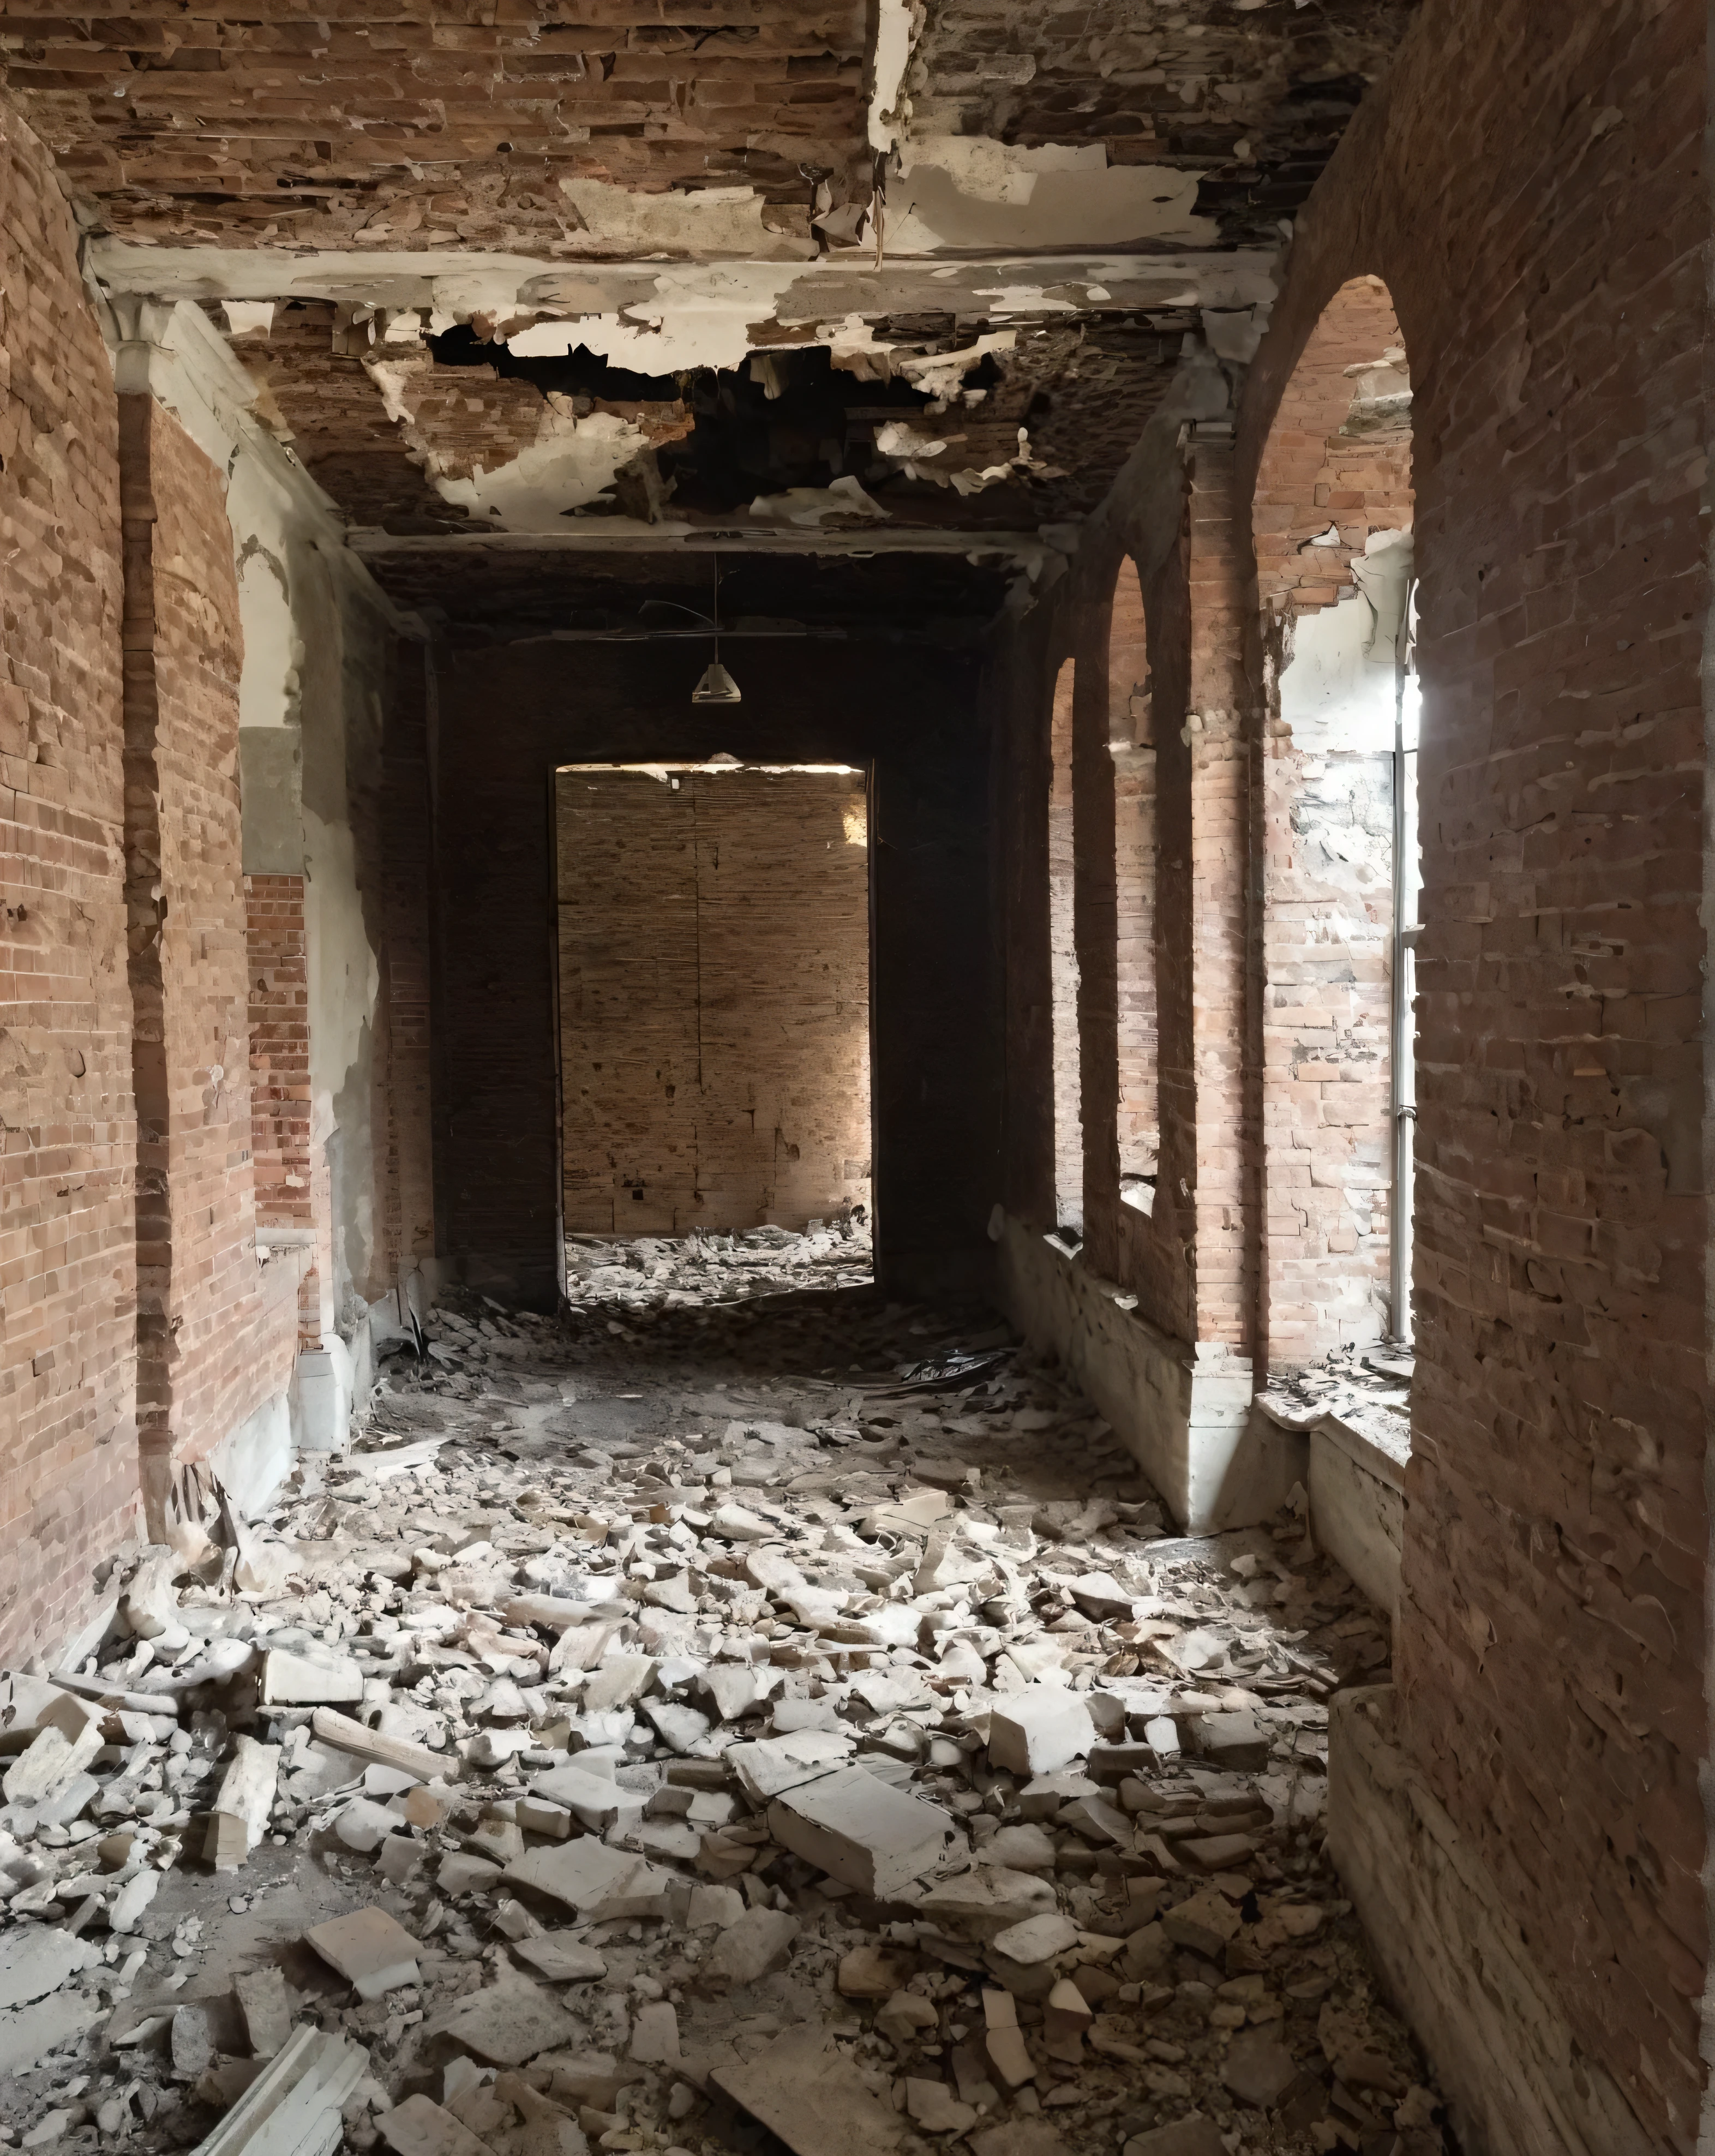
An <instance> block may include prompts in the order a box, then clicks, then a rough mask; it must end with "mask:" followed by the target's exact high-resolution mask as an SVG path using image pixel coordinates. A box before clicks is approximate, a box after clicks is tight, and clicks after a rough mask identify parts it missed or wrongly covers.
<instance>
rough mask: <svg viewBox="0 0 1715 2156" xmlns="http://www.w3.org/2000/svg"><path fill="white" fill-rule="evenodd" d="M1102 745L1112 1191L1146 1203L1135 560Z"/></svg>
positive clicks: (1148, 751) (1146, 773)
mask: <svg viewBox="0 0 1715 2156" xmlns="http://www.w3.org/2000/svg"><path fill="white" fill-rule="evenodd" d="M1107 697H1108V732H1107V738H1108V748H1109V752H1110V753H1111V754H1112V757H1113V854H1114V901H1115V913H1114V925H1115V958H1116V965H1115V973H1116V979H1115V1015H1116V1020H1117V1024H1116V1031H1117V1048H1118V1070H1117V1086H1118V1098H1117V1125H1118V1135H1119V1177H1120V1198H1121V1200H1122V1203H1123V1204H1127V1205H1130V1206H1132V1207H1133V1208H1135V1209H1136V1210H1137V1211H1138V1212H1140V1213H1150V1212H1153V1210H1154V1206H1155V1178H1156V1170H1157V1166H1158V1161H1159V1158H1160V1152H1161V1106H1160V1082H1159V1077H1158V1034H1157V1011H1156V989H1155V911H1156V906H1155V862H1156V835H1155V738H1154V735H1153V731H1152V728H1151V719H1150V697H1149V667H1148V637H1147V632H1146V629H1145V624H1144V618H1143V593H1142V588H1141V586H1140V584H1139V583H1138V578H1137V568H1136V566H1135V565H1134V564H1133V563H1132V562H1130V561H1129V560H1128V561H1126V562H1122V563H1121V565H1120V571H1119V574H1118V576H1117V577H1116V578H1115V581H1114V589H1113V603H1112V611H1111V613H1110V614H1109V618H1108V640H1107Z"/></svg>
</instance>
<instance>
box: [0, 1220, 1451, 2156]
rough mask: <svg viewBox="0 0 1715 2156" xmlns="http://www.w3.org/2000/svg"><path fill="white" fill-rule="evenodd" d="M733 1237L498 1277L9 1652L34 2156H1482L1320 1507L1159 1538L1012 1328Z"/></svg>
mask: <svg viewBox="0 0 1715 2156" xmlns="http://www.w3.org/2000/svg"><path fill="white" fill-rule="evenodd" d="M800 1240H809V1239H800ZM836 1240H842V1246H844V1245H843V1239H836ZM639 1247H646V1246H639ZM687 1262H688V1261H687V1260H684V1259H683V1258H682V1257H681V1256H680V1255H675V1251H674V1250H672V1249H669V1250H667V1251H666V1254H665V1257H663V1256H659V1255H658V1256H655V1257H653V1258H650V1259H648V1260H645V1261H644V1268H643V1273H642V1278H643V1279H644V1281H645V1282H646V1283H647V1284H648V1287H649V1292H648V1293H647V1294H645V1295H643V1296H639V1295H638V1293H637V1291H636V1290H635V1288H629V1289H628V1291H627V1294H626V1296H605V1297H603V1296H601V1295H600V1294H599V1293H598V1290H597V1289H596V1287H595V1286H594V1285H593V1283H594V1282H595V1281H596V1280H597V1279H598V1276H599V1275H600V1274H601V1273H602V1272H603V1271H605V1270H609V1268H606V1267H603V1266H599V1265H598V1266H595V1267H593V1269H592V1271H591V1273H590V1275H589V1276H588V1279H587V1280H586V1281H585V1282H584V1283H583V1291H582V1292H581V1295H580V1298H579V1300H578V1305H577V1306H575V1307H574V1308H573V1311H572V1312H571V1313H570V1315H569V1316H568V1317H565V1318H563V1319H562V1320H559V1321H551V1320H547V1319H542V1318H537V1317H531V1316H529V1315H528V1314H525V1313H517V1312H505V1311H502V1310H501V1309H499V1308H497V1307H496V1306H494V1305H492V1304H489V1303H485V1302H484V1301H482V1300H481V1299H480V1298H477V1297H474V1296H473V1297H462V1298H454V1301H453V1303H452V1304H451V1305H449V1306H448V1307H447V1308H446V1309H444V1310H439V1311H437V1312H435V1313H434V1315H433V1317H432V1319H431V1322H430V1325H429V1331H430V1332H431V1333H432V1335H433V1342H432V1352H431V1353H429V1354H427V1355H425V1356H424V1357H423V1358H421V1359H420V1360H419V1359H418V1358H417V1357H415V1356H413V1355H410V1354H407V1355H405V1356H403V1357H400V1358H395V1359H394V1360H393V1362H392V1363H390V1365H389V1372H390V1374H389V1377H388V1380H387V1382H386V1384H385V1385H384V1388H383V1391H382V1393H381V1394H380V1395H379V1397H378V1399H377V1404H376V1410H375V1413H374V1414H373V1417H372V1423H371V1426H370V1429H369V1431H368V1433H367V1437H366V1440H365V1441H364V1443H365V1449H363V1450H360V1451H359V1452H357V1453H356V1454H354V1455H352V1456H351V1457H350V1458H348V1459H346V1460H336V1461H331V1462H329V1463H328V1464H327V1466H326V1470H325V1471H324V1472H322V1473H321V1474H313V1473H311V1472H310V1471H308V1470H307V1469H300V1472H299V1474H298V1476H296V1477H295V1481H294V1484H293V1485H292V1486H291V1487H290V1489H289V1490H288V1491H286V1492H285V1495H284V1497H283V1499H282V1500H281V1501H280V1503H279V1504H278V1505H277V1507H276V1508H275V1510H274V1511H273V1512H271V1513H270V1514H269V1515H268V1516H267V1517H265V1518H264V1520H262V1521H259V1522H245V1521H244V1519H243V1518H242V1517H241V1516H240V1515H239V1512H237V1510H236V1508H235V1507H233V1506H232V1505H231V1504H230V1503H229V1502H225V1503H223V1502H221V1501H219V1493H218V1491H208V1490H207V1488H206V1485H200V1484H199V1483H198V1479H197V1478H196V1477H194V1476H193V1477H187V1478H185V1481H184V1482H183V1483H182V1486H181V1490H180V1493H179V1494H180V1506H179V1511H180V1513H181V1517H179V1518H178V1519H177V1520H176V1521H175V1522H174V1525H173V1528H172V1545H171V1546H170V1547H168V1546H162V1547H158V1548H150V1549H147V1550H145V1551H143V1552H142V1553H141V1554H140V1555H139V1554H138V1553H130V1554H129V1555H128V1556H127V1558H126V1560H125V1563H124V1564H123V1565H121V1567H120V1568H118V1569H117V1570H116V1575H115V1578H114V1579H113V1581H112V1582H111V1583H110V1584H111V1585H113V1586H121V1585H122V1592H121V1594H120V1596H119V1599H118V1604H117V1609H116V1614H115V1617H114V1619H113V1621H112V1623H111V1625H110V1629H109V1634H108V1636H107V1637H106V1638H105V1640H104V1641H102V1642H101V1643H100V1645H98V1647H97V1648H96V1650H95V1652H94V1653H93V1654H91V1655H88V1656H86V1657H85V1661H84V1662H83V1664H82V1666H80V1668H78V1669H77V1670H74V1671H54V1672H53V1673H51V1675H50V1674H49V1672H46V1671H41V1670H38V1671H35V1672H33V1673H28V1672H23V1671H19V1672H15V1673H13V1674H12V1675H10V1676H8V1677H5V1678H0V1769H3V1779H0V1789H3V1795H4V1806H3V1809H0V1897H3V1901H4V1918H3V1925H0V2121H3V2125H0V2138H4V2139H6V2140H8V2141H10V2142H12V2143H14V2144H17V2143H21V2144H22V2146H23V2148H32V2149H35V2148H44V2149H45V2148H52V2149H53V2150H54V2152H55V2156H60V2152H64V2151H70V2150H73V2149H77V2150H90V2151H94V2150H95V2149H97V2148H102V2149H105V2148H111V2147H116V2146H120V2145H123V2146H125V2147H126V2148H133V2147H135V2148H139V2149H143V2150H151V2151H152V2150H155V2149H165V2148H178V2147H187V2146H192V2145H195V2144H198V2143H202V2144H203V2145H204V2146H205V2147H207V2148H208V2149H209V2150H210V2151H211V2152H213V2151H217V2150H218V2152H220V2156H228V2152H236V2151H239V2150H241V2149H249V2148H252V2146H253V2145H254V2148H255V2149H256V2150H257V2151H258V2152H261V2151H264V2150H265V2151H266V2152H268V2156H276V2152H280V2156H284V2152H286V2151H290V2152H293V2156H326V2153H327V2152H330V2151H331V2150H332V2149H333V2148H335V2147H336V2146H337V2145H338V2144H339V2143H340V2142H341V2139H343V2141H344V2142H345V2143H347V2144H348V2145H349V2146H351V2147H352V2148H355V2149H363V2150H367V2149H369V2148H374V2147H375V2146H376V2145H377V2143H383V2144H384V2145H385V2146H386V2147H387V2148H389V2149H391V2150H393V2151H394V2152H396V2156H484V2152H485V2151H486V2152H490V2153H491V2156H582V2152H584V2151H585V2150H586V2149H589V2148H601V2149H634V2150H649V2151H654V2152H660V2153H661V2156H668V2153H669V2152H675V2151H677V2152H687V2151H688V2152H691V2156H720V2152H725V2151H737V2152H742V2156H763V2152H768V2151H778V2150H780V2149H790V2150H792V2151H794V2152H796V2156H859V2153H860V2152H861V2156H889V2152H896V2153H897V2156H922V2152H925V2151H927V2150H931V2149H939V2148H947V2149H963V2148H966V2147H968V2148H969V2149H970V2150H971V2151H972V2152H973V2156H1086V2152H1095V2151H1099V2150H1110V2149H1111V2150H1115V2151H1121V2150H1122V2151H1123V2152H1124V2156H1234V2152H1236V2151H1239V2150H1241V2149H1242V2150H1256V2151H1262V2150H1271V2151H1277V2152H1310V2151H1326V2150H1329V2149H1335V2148H1343V2149H1361V2150H1363V2151H1365V2152H1371V2153H1372V2156H1381V2152H1388V2156H1430V2152H1439V2151H1440V2150H1441V2149H1442V2148H1443V2145H1444V2143H1443V2137H1442V2133H1441V2130H1440V2125H1439V2123H1438V2121H1439V2119H1440V2116H1441V2112H1440V2107H1439V2103H1438V2100H1437V2099H1436V2098H1435V2097H1434V2095H1433V2094H1432V2093H1431V2092H1430V2089H1429V2088H1428V2087H1425V2085H1424V2079H1425V2069H1424V2067H1423V2065H1422V2063H1421V2061H1420V2060H1419V2059H1418V2058H1417V2057H1416V2056H1415V2054H1414V2052H1413V2051H1412V2049H1411V2046H1410V2045H1409V2040H1407V2039H1406V2037H1405V2036H1404V2032H1403V2031H1402V2030H1401V2029H1400V2027H1399V2025H1398V2023H1397V2022H1396V2021H1394V2020H1393V2018H1392V2017H1391V2016H1390V2015H1389V2014H1388V2013H1387V2011H1386V2010H1384V2008H1383V2006H1382V2005H1380V2004H1379V2001H1378V1999H1377V1997H1376V1995H1375V1992H1374V1988H1373V1984H1372V1979H1371V1975H1370V1971H1369V1966H1368V1960H1367V1958H1366V1955H1365V1953H1364V1949H1363V1944H1362V1942H1361V1939H1360V1938H1359V1937H1358V1933H1357V1929H1356V1927H1355V1924H1354V1922H1353V1919H1352V1918H1351V1916H1350V1913H1349V1912H1348V1908H1347V1906H1346V1904H1345V1903H1344V1902H1343V1900H1342V1899H1341V1898H1340V1894H1339V1888H1338V1882H1337V1881H1336V1880H1335V1879H1334V1878H1333V1876H1332V1874H1331V1873H1330V1871H1328V1869H1327V1866H1326V1864H1325V1862H1324V1861H1323V1859H1322V1853H1321V1851H1322V1809H1323V1799H1324V1789H1325V1774H1326V1756H1325V1754H1326V1742H1325V1730H1326V1724H1327V1707H1326V1704H1325V1702H1326V1700H1327V1696H1328V1694H1329V1693H1330V1692H1331V1691H1332V1690H1333V1689H1334V1687H1335V1686H1337V1685H1339V1684H1342V1683H1346V1682H1351V1681H1365V1680H1366V1679H1368V1678H1369V1677H1371V1676H1376V1677H1380V1676H1385V1674H1386V1665H1387V1657H1388V1641H1387V1637H1386V1628H1385V1625H1384V1621H1383V1620H1379V1618H1377V1617H1376V1615H1375V1614H1374V1613H1373V1612H1372V1611H1370V1610H1369V1609H1368V1608H1367V1606H1366V1605H1364V1604H1363V1603H1362V1601H1361V1600H1360V1599H1358V1597H1357V1595H1356V1594H1355V1593H1354V1592H1353V1589H1351V1587H1350V1586H1349V1584H1348V1583H1347V1582H1346V1581H1345V1580H1344V1578H1343V1576H1342V1575H1340V1574H1339V1573H1338V1572H1336V1571H1335V1570H1334V1568H1332V1566H1330V1565H1329V1564H1328V1563H1326V1562H1325V1561H1323V1560H1322V1559H1321V1558H1318V1557H1317V1553H1316V1552H1315V1551H1314V1550H1313V1548H1312V1547H1311V1546H1310V1543H1309V1542H1308V1539H1307V1535H1306V1532H1305V1530H1304V1527H1303V1524H1302V1520H1301V1519H1300V1518H1297V1517H1288V1518H1286V1519H1285V1520H1284V1521H1283V1522H1281V1524H1279V1525H1277V1526H1276V1527H1272V1528H1262V1529H1250V1530H1247V1531H1245V1532H1240V1533H1237V1534H1232V1535H1227V1536H1223V1537H1219V1538H1216V1539H1214V1540H1204V1541H1187V1540H1183V1539H1175V1538H1173V1537H1170V1536H1168V1534H1167V1533H1166V1532H1164V1522H1163V1519H1162V1516H1161V1513H1160V1509H1159V1507H1158V1504H1157V1503H1156V1502H1155V1501H1154V1500H1153V1496H1152V1494H1151V1492H1150V1491H1148V1487H1147V1486H1146V1485H1144V1484H1142V1481H1140V1479H1139V1478H1138V1476H1137V1472H1136V1470H1135V1467H1134V1466H1133V1465H1132V1462H1131V1461H1130V1460H1129V1459H1128V1458H1127V1456H1126V1455H1123V1454H1122V1453H1121V1452H1120V1451H1118V1450H1117V1448H1116V1447H1115V1446H1114V1445H1113V1443H1112V1440H1111V1438H1110V1437H1109V1435H1108V1433H1107V1430H1106V1428H1105V1426H1104V1425H1103V1424H1101V1423H1100V1422H1099V1421H1098V1420H1097V1419H1096V1417H1095V1415H1094V1414H1093V1413H1092V1412H1091V1409H1089V1407H1088V1405H1087V1404H1086V1403H1085V1402H1084V1401H1082V1400H1081V1399H1078V1398H1077V1396H1076V1394H1074V1393H1072V1392H1071V1391H1070V1390H1069V1389H1066V1388H1065V1386H1064V1385H1063V1384H1062V1383H1060V1382H1059V1380H1058V1379H1057V1378H1056V1377H1055V1373H1053V1372H1051V1371H1049V1370H1045V1369H1043V1368H1040V1367H1035V1366H1033V1365H1032V1364H1031V1363H1030V1360H1029V1358H1026V1357H1024V1355H1022V1354H1021V1353H1019V1352H1017V1351H1015V1350H1014V1348H1012V1347H1010V1346H1009V1344H1008V1342H1007V1340H1006V1336H1005V1335H1004V1332H1002V1331H1000V1330H999V1329H997V1328H996V1327H995V1326H994V1319H993V1317H982V1316H980V1315H977V1314H971V1315H969V1316H968V1317H966V1318H965V1319H964V1320H963V1322H959V1323H954V1324H952V1325H949V1324H948V1323H947V1322H942V1321H937V1319H935V1318H934V1317H932V1316H930V1315H928V1314H927V1313H924V1312H920V1311H915V1310H906V1309H901V1308H899V1307H897V1306H886V1305H884V1304H883V1303H882V1302H881V1301H880V1299H879V1298H877V1297H875V1296H874V1294H873V1291H871V1292H870V1293H869V1294H868V1295H859V1296H856V1297H855V1298H852V1299H850V1302H849V1306H845V1307H841V1306H840V1305H839V1303H838V1300H837V1299H834V1298H829V1299H825V1300H824V1301H819V1302H818V1304H817V1305H816V1306H813V1307H810V1308H809V1309H802V1308H797V1309H793V1308H783V1309H779V1310H771V1309H769V1308H768V1307H767V1306H761V1305H757V1304H755V1303H752V1304H750V1305H748V1306H736V1307H735V1306H730V1305H727V1304H726V1303H711V1301H710V1299H709V1297H708V1296H707V1295H706V1294H705V1295H703V1296H691V1299H690V1300H689V1301H684V1302H678V1301H675V1300H674V1298H675V1296H680V1295H683V1294H687V1293H688V1291H685V1290H684V1289H682V1288H681V1287H680V1286H675V1285H674V1283H675V1280H682V1279H683V1278H684V1277H685V1269H686V1265H687ZM663 1263H665V1265H667V1266H668V1268H669V1270H668V1271H667V1272H666V1273H665V1274H657V1273H655V1271H654V1270H651V1269H652V1268H653V1267H655V1266H656V1265H660V1264H663ZM865 1263H866V1257H865ZM625 1270H627V1271H628V1273H629V1274H631V1275H632V1276H633V1277H634V1279H635V1278H636V1277H637V1275H636V1270H635V1268H634V1267H632V1266H630V1265H627V1267H626V1268H625ZM204 1497H207V1498H208V1500H209V1501H207V1502H203V1501H201V1500H202V1499H203V1498H204Z"/></svg>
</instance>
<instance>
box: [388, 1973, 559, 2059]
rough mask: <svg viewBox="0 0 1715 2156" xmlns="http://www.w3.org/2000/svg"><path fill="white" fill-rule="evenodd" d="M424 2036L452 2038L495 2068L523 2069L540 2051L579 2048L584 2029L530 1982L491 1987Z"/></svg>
mask: <svg viewBox="0 0 1715 2156" xmlns="http://www.w3.org/2000/svg"><path fill="white" fill-rule="evenodd" d="M424 2034H425V2035H431V2036H450V2037H451V2038H452V2039H453V2040H454V2043H458V2044H462V2045H463V2046H465V2050H466V2051H474V2052H475V2055H476V2056H477V2057H478V2058H479V2059H485V2060H487V2061H488V2062H489V2064H490V2066H522V2065H523V2064H524V2063H525V2061H526V2060H528V2059H533V2058H534V2057H535V2056H536V2055H537V2052H538V2051H553V2050H555V2049H557V2047H559V2046H562V2045H569V2044H573V2043H576V2042H577V2041H578V2039H579V2038H580V2037H581V2036H582V2035H583V2029H582V2027H581V2025H579V2024H578V2022H576V2021H574V2020H573V2018H572V2016H571V2015H569V2014H568V2013H567V2011H566V2010H565V2008H564V2007H563V2006H562V2005H561V2004H560V2002H559V2000H558V1999H556V1998H555V1997H554V1995H553V1994H552V1992H549V1991H544V1990H543V1989H542V1986H541V1985H540V1984H531V1982H530V1981H529V1979H527V1978H526V1977H517V1978H515V1979H512V1980H511V1982H509V1983H506V1984H489V1985H487V1986H486V1987H485V1989H483V1990H481V1991H475V1992H472V1993H470V1995H469V1996H468V1997H466V1998H464V1999H454V2001H453V2003H452V2005H450V2006H446V2007H443V2008H442V2010H440V2012H439V2013H438V2014H436V2015H434V2016H433V2017H432V2019H431V2020H429V2021H428V2022H426V2023H425V2024H424Z"/></svg>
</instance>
